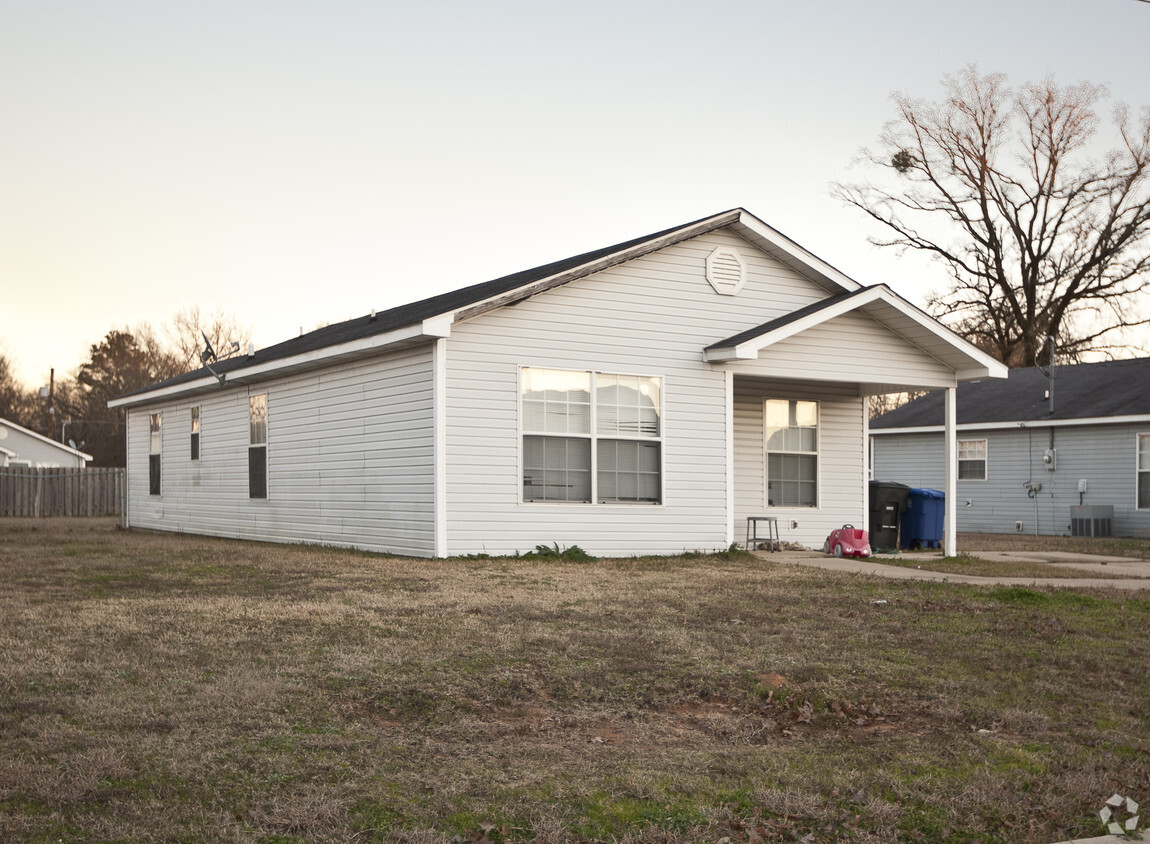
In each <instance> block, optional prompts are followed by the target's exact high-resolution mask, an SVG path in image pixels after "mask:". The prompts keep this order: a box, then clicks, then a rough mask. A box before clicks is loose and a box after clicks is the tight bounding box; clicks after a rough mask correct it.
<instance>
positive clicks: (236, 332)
mask: <svg viewBox="0 0 1150 844" xmlns="http://www.w3.org/2000/svg"><path fill="white" fill-rule="evenodd" d="M165 334H166V335H167V340H168V342H167V346H168V348H169V349H170V350H171V353H172V355H174V356H175V358H176V360H177V361H178V362H179V364H180V366H181V368H182V370H183V371H185V372H187V371H191V370H193V369H199V368H200V353H201V352H202V351H203V350H204V337H205V336H206V337H207V338H208V341H209V342H211V344H212V349H213V350H214V351H215V353H216V356H217V357H218V358H219V359H220V360H223V359H224V358H229V357H231V356H232V355H237V354H240V353H241V352H245V351H246V350H247V346H248V343H250V342H251V339H252V330H251V328H250V327H249V326H246V325H243V324H242V323H241V322H240V321H239V319H238V318H237V317H236V315H235V314H229V313H226V312H225V311H223V310H222V309H220V308H216V309H215V310H213V311H210V312H203V311H201V310H200V306H199V305H189V306H187V307H183V308H181V309H180V310H178V311H176V315H175V316H174V317H172V322H171V324H170V325H168V326H167V327H166V328H165Z"/></svg>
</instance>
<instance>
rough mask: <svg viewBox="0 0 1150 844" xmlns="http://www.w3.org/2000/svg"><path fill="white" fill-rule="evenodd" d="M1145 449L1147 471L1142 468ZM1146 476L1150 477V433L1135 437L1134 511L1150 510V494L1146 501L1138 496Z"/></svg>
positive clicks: (1139, 434)
mask: <svg viewBox="0 0 1150 844" xmlns="http://www.w3.org/2000/svg"><path fill="white" fill-rule="evenodd" d="M1143 444H1145V445H1143ZM1143 449H1145V456H1146V468H1145V469H1143V468H1142V456H1143ZM1144 474H1145V475H1150V433H1138V434H1135V435H1134V509H1136V510H1150V494H1148V495H1147V497H1146V498H1147V500H1146V501H1142V500H1140V498H1139V495H1138V492H1139V487H1140V486H1141V483H1140V481H1141V479H1142V475H1144Z"/></svg>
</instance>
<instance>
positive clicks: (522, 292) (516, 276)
mask: <svg viewBox="0 0 1150 844" xmlns="http://www.w3.org/2000/svg"><path fill="white" fill-rule="evenodd" d="M726 227H730V228H731V229H732V230H733V231H734V232H736V233H737V234H739V235H740V236H742V237H744V238H745V239H747V240H748V241H749V242H751V243H752V244H754V245H755V246H757V247H758V248H760V249H762V250H763V251H764V252H766V253H767V254H769V255H771V256H772V257H774V258H775V259H776V260H778V261H780V262H781V263H783V264H785V265H786V266H788V267H789V268H791V269H793V270H794V271H795V272H797V273H799V274H800V275H802V276H804V277H805V278H808V279H809V280H811V281H813V282H814V283H815V284H817V285H819V286H820V287H822V288H823V289H824V290H827V291H828V292H830V293H839V292H841V291H852V290H858V289H860V288H861V285H860V284H859V283H858V282H857V281H854V280H853V279H851V278H849V277H848V276H846V275H845V274H843V273H842V272H840V271H839V270H837V269H835V268H834V267H832V266H831V265H830V264H827V263H826V262H825V261H823V260H821V259H820V258H818V257H816V256H815V255H814V254H812V253H811V252H808V251H807V250H806V249H804V248H803V247H801V246H799V245H798V244H797V243H795V242H794V241H792V240H791V239H790V238H788V237H787V236H786V235H784V234H782V233H781V232H779V231H778V230H776V229H773V228H771V227H770V226H768V225H767V224H766V223H764V222H763V221H762V220H760V219H758V218H757V217H755V216H754V215H753V214H751V213H749V212H748V211H746V210H745V209H742V208H734V209H731V210H730V211H724V212H722V213H720V214H713V215H711V216H709V217H703V218H701V219H699V220H695V221H693V222H690V223H685V224H683V225H680V226H674V227H673V228H669V229H664V230H662V231H658V232H655V233H653V234H648V235H644V236H643V237H638V238H635V239H633V240H628V241H625V242H623V243H617V244H615V245H613V246H607V247H605V248H602V249H596V250H593V251H591V252H584V253H582V254H579V255H575V256H573V257H570V258H565V259H563V260H561V261H555V262H553V263H550V264H544V265H543V266H540V267H535V268H533V269H530V270H524V271H522V272H518V273H513V274H511V275H507V276H503V277H502V278H497V279H493V280H492V281H486V282H482V283H480V284H473V285H471V286H469V287H463V288H460V289H458V290H453V291H450V292H448V293H443V294H440V295H438V296H432V297H430V298H428V299H423V300H421V301H418V302H413V303H411V304H408V305H400V306H399V307H396V308H392V309H390V310H387V311H382V312H380V313H378V314H377V313H375V312H374V311H373V312H372V313H371V314H368V315H365V316H362V317H358V318H356V319H351V320H347V321H346V322H340V323H336V324H334V325H328V326H325V327H323V328H319V329H316V330H315V331H311V332H309V333H307V334H301V335H300V336H298V337H293V338H292V339H290V340H285V341H284V342H282V343H277V344H275V345H273V346H268V347H266V348H264V349H260V350H258V351H256V352H255V353H254V354H251V355H239V356H236V357H231V358H227V359H224V360H220V361H217V362H215V363H213V364H211V366H210V368H209V367H204V368H201V369H197V370H194V371H192V372H187V373H184V374H182V375H177V376H176V377H174V378H169V379H168V380H166V381H161V382H159V383H157V384H153V385H151V386H148V387H144V388H143V389H140V390H135V391H133V392H130V393H125V394H124V395H122V396H118V397H117V398H115V399H113V400H112V401H110V402H108V406H109V407H125V406H129V405H133V404H143V403H145V402H147V401H150V400H152V399H157V398H166V397H171V396H174V395H182V394H187V393H193V392H202V391H204V390H207V389H210V388H211V387H214V386H217V385H218V384H223V383H225V381H226V382H227V383H243V382H244V381H246V380H252V379H255V378H259V377H265V376H268V375H270V374H271V373H273V372H274V373H277V374H282V373H284V372H287V371H291V370H293V369H299V368H302V367H307V366H314V365H316V364H318V363H321V362H322V363H326V362H330V361H333V360H339V359H341V358H351V357H356V356H361V355H364V354H370V353H371V352H372V351H374V350H376V349H379V348H382V347H384V346H394V345H397V344H401V343H412V342H421V341H426V340H430V339H433V338H437V337H447V336H449V335H450V331H451V324H452V323H453V322H456V321H459V320H463V319H468V318H470V317H473V316H478V315H479V314H481V313H484V312H485V311H488V310H493V309H495V308H499V307H503V306H505V305H511V304H515V303H516V302H520V301H523V300H524V299H527V298H529V297H531V296H534V295H535V294H537V293H541V292H543V291H544V290H549V289H551V288H553V287H557V286H560V285H562V284H567V283H569V282H571V281H574V280H576V279H579V278H583V277H585V276H588V275H591V274H592V273H596V272H600V271H601V270H605V269H608V268H610V267H614V266H617V265H619V264H622V263H624V262H626V261H631V260H634V259H635V258H639V257H642V256H643V255H648V254H650V253H652V252H655V251H657V250H659V249H663V248H665V247H667V246H671V245H674V244H676V243H681V242H683V241H685V240H689V239H690V238H693V237H698V236H700V235H703V234H707V233H709V232H712V231H715V230H717V229H721V228H726Z"/></svg>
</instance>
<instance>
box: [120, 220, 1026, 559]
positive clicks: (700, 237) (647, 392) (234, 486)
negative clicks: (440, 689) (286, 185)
mask: <svg viewBox="0 0 1150 844" xmlns="http://www.w3.org/2000/svg"><path fill="white" fill-rule="evenodd" d="M1004 375H1005V369H1004V368H1003V367H1002V366H1001V365H1000V364H998V363H997V362H995V361H994V360H992V359H991V358H989V357H988V356H986V355H985V354H983V353H982V352H980V351H978V350H977V349H975V348H974V347H973V346H971V345H970V344H968V343H967V342H965V341H964V340H962V339H961V338H959V337H958V336H957V335H955V334H953V333H951V332H950V331H948V330H947V329H945V328H943V327H942V326H941V325H939V324H938V323H936V322H935V321H934V320H932V319H930V318H929V317H928V316H926V315H925V314H924V313H922V312H921V311H920V310H919V309H917V308H915V307H914V306H913V305H911V304H909V303H907V302H906V301H904V300H903V299H901V298H900V297H899V296H897V295H896V294H895V293H893V292H892V291H891V290H890V289H889V288H887V287H885V286H881V285H879V286H873V287H862V286H861V285H859V284H858V283H857V282H855V281H852V280H851V279H850V278H848V277H847V276H845V275H843V274H842V273H841V272H839V271H838V270H836V269H834V268H833V267H831V266H829V265H827V264H826V263H824V262H823V261H821V260H820V259H818V258H817V257H815V256H814V255H812V254H811V253H809V252H807V251H806V250H804V249H803V248H801V247H800V246H798V245H797V244H795V243H794V242H792V241H791V240H789V239H788V238H786V237H785V236H783V235H782V234H780V233H779V232H777V231H776V230H774V229H772V228H771V227H770V226H768V225H766V224H765V223H763V222H762V221H761V220H759V219H757V218H756V217H754V216H753V215H751V214H749V213H748V212H746V211H744V210H742V209H735V210H732V211H728V212H725V213H722V214H717V215H714V216H711V217H707V218H704V219H702V220H698V221H695V222H693V223H688V224H686V225H681V226H677V227H675V228H672V229H668V230H666V231H662V232H658V233H656V234H653V235H648V236H646V237H641V238H638V239H636V240H632V241H629V242H627V243H622V244H618V245H615V246H611V247H608V248H605V249H599V250H596V251H594V252H588V253H585V254H582V255H578V256H575V257H573V258H569V259H567V260H564V261H559V262H556V263H553V264H548V265H547V266H543V267H538V268H536V269H532V270H527V271H524V272H521V273H517V274H514V275H511V276H507V277H505V278H501V279H496V280H494V281H489V282H486V283H483V284H478V285H474V286H471V287H466V288H463V289H461V290H457V291H454V292H451V293H447V294H443V295H440V296H435V297H433V298H431V299H426V300H424V301H421V302H416V303H414V304H410V305H404V306H402V307H399V308H395V309H393V310H389V311H385V312H381V313H379V314H376V313H374V312H373V313H372V314H370V315H367V316H364V317H361V318H359V319H354V320H350V321H348V322H344V323H340V324H337V325H331V326H328V327H326V328H322V329H319V330H317V331H313V332H311V333H310V334H305V335H302V336H300V337H297V338H293V339H291V340H288V341H286V342H284V343H281V344H279V345H276V346H271V347H269V348H266V349H262V350H260V351H257V352H254V354H251V355H249V356H247V357H242V358H232V359H229V360H227V361H221V362H219V363H217V364H213V365H211V367H210V370H209V369H207V368H205V369H201V370H199V371H196V372H193V373H189V374H187V375H183V376H180V377H177V378H174V379H171V380H169V381H165V382H162V383H159V384H156V385H153V386H151V387H148V388H146V389H144V390H141V391H138V392H135V393H132V394H128V395H125V396H121V397H119V398H117V399H115V400H114V401H112V402H110V405H111V406H113V407H123V408H126V410H127V437H128V442H127V453H128V513H127V521H128V524H129V525H131V526H134V527H140V528H150V529H157V530H175V531H186V532H193V533H203V534H212V535H218V536H231V537H245V538H250V539H261V540H271V541H282V542H312V543H323V544H331V545H341V546H353V547H358V548H364V549H372V550H379V551H390V552H395V553H399V554H409V555H418V556H448V555H456V554H465V553H480V552H486V553H490V554H502V553H513V552H515V551H526V550H530V549H532V548H534V547H535V546H536V545H537V544H541V543H547V544H552V543H558V544H559V545H560V546H568V545H575V544H577V545H579V546H580V547H582V548H584V549H585V550H587V551H588V552H590V553H592V554H597V555H630V554H643V553H676V552H680V551H683V550H685V549H687V550H691V549H716V548H725V547H727V546H729V545H730V544H731V543H733V542H742V541H743V538H744V536H745V533H744V526H745V524H746V521H745V520H746V518H747V517H748V516H749V515H772V516H775V517H777V519H778V523H779V526H780V527H781V534H782V538H783V539H784V540H790V541H797V542H801V543H804V544H807V545H812V546H820V545H821V543H822V540H823V538H824V537H825V535H826V533H827V532H828V531H829V530H830V529H831V528H833V527H836V526H841V525H842V524H843V523H845V522H852V523H856V524H859V523H865V514H866V484H867V465H866V453H867V449H866V443H867V412H866V410H867V401H866V399H867V396H868V395H870V394H872V393H876V392H886V391H892V390H905V389H909V388H917V389H923V388H931V389H933V388H943V389H946V390H947V391H948V392H949V393H950V394H951V395H953V392H954V389H955V387H956V385H957V383H958V382H959V381H964V380H968V379H972V378H986V377H1002V376H1004ZM952 544H953V543H952Z"/></svg>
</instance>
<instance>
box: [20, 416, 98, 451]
mask: <svg viewBox="0 0 1150 844" xmlns="http://www.w3.org/2000/svg"><path fill="white" fill-rule="evenodd" d="M0 428H8V429H10V430H12V431H14V432H15V433H17V434H22V435H24V436H26V437H30V438H31V439H33V440H37V441H38V442H40V443H43V444H45V445H50V446H52V447H53V448H58V449H60V451H63V452H65V453H67V454H69V455H70V456H72V457H80V458H82V459H84V460H92V459H94V458H93V457H92V455H90V454H85V453H84V452H82V451H80V450H79V449H78V448H72V447H71V446H67V445H64V443H58V442H56V441H55V440H53V439H50V438H48V437H46V436H44V435H43V434H37V433H36V432H35V431H29V430H28V429H27V428H25V427H24V426H23V425H17V424H16V423H15V422H10V421H8V420H7V419H3V418H0ZM3 451H4V452H5V453H6V454H7V455H8V456H9V457H19V455H20V452H18V451H11V450H9V449H3Z"/></svg>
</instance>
